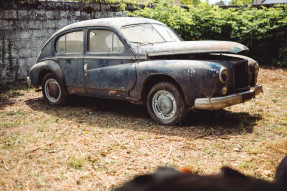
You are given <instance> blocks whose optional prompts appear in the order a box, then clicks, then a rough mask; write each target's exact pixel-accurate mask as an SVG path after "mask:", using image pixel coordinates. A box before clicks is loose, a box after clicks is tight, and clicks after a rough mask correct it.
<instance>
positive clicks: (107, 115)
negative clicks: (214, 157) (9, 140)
mask: <svg viewBox="0 0 287 191" xmlns="http://www.w3.org/2000/svg"><path fill="white" fill-rule="evenodd" d="M26 104H27V105H28V106H29V107H30V108H32V109H33V110H36V111H37V110H39V111H43V112H45V113H47V114H50V115H53V116H54V117H58V118H65V119H68V120H74V121H76V122H78V123H86V124H88V125H90V126H95V125H97V126H98V127H101V128H111V127H113V128H118V129H132V130H135V131H149V132H151V131H152V132H153V133H155V134H161V135H169V136H181V137H190V138H202V137H224V136H227V135H238V134H245V133H252V132H253V127H254V126H255V125H256V121H257V120H261V116H260V115H250V114H249V113H247V112H230V111H227V110H218V111H190V112H189V114H188V119H187V120H186V121H185V122H184V123H183V124H181V125H179V126H162V125H158V124H156V123H155V122H153V121H152V119H151V118H150V117H149V115H148V112H147V109H146V106H145V105H136V104H131V103H129V102H126V101H119V100H110V99H100V98H92V97H80V96H70V97H69V99H68V101H67V104H66V105H65V106H48V105H47V104H46V102H45V101H44V99H43V98H37V99H30V100H26Z"/></svg>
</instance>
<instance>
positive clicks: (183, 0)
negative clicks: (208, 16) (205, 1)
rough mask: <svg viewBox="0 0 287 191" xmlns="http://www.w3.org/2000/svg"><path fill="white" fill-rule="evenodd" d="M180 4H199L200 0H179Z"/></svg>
mask: <svg viewBox="0 0 287 191" xmlns="http://www.w3.org/2000/svg"><path fill="white" fill-rule="evenodd" d="M180 4H182V5H198V4H200V0H180Z"/></svg>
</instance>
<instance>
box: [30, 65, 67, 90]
mask: <svg viewBox="0 0 287 191" xmlns="http://www.w3.org/2000/svg"><path fill="white" fill-rule="evenodd" d="M48 73H52V74H54V75H55V77H56V78H57V80H58V81H59V83H60V85H61V86H62V87H65V88H66V82H65V75H64V72H63V71H62V68H61V67H60V66H59V64H58V63H56V62H55V61H53V60H45V61H42V62H39V63H37V64H35V65H34V66H33V67H32V68H31V70H30V77H31V81H32V84H33V85H34V86H35V87H36V88H39V86H40V85H41V84H42V81H43V79H44V77H45V75H47V74H48Z"/></svg>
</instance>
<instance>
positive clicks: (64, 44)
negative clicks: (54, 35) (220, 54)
mask: <svg viewBox="0 0 287 191" xmlns="http://www.w3.org/2000/svg"><path fill="white" fill-rule="evenodd" d="M83 37H84V33H83V31H76V32H71V33H68V34H65V35H63V36H61V37H60V38H58V40H57V42H56V52H57V53H80V52H83Z"/></svg>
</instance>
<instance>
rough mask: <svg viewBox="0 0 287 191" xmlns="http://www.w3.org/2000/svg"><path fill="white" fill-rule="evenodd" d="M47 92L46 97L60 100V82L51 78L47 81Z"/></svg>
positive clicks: (53, 100) (50, 99)
mask: <svg viewBox="0 0 287 191" xmlns="http://www.w3.org/2000/svg"><path fill="white" fill-rule="evenodd" d="M45 93H46V97H47V98H48V99H49V101H51V102H57V101H59V99H60V97H61V88H60V85H59V83H58V82H57V81H56V80H54V79H49V80H47V81H46V83H45Z"/></svg>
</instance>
